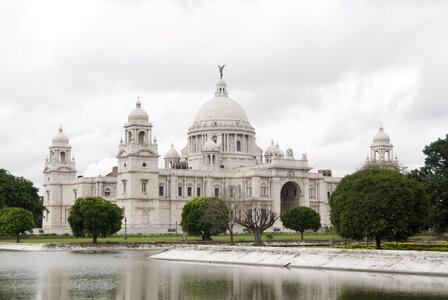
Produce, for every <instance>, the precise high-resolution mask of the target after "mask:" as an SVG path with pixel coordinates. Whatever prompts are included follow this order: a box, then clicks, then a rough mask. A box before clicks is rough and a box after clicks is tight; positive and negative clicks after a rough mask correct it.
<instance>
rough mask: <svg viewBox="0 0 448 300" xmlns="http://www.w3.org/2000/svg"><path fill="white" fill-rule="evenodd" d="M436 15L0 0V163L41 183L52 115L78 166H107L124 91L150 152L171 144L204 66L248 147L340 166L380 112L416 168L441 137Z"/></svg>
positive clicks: (363, 142)
mask: <svg viewBox="0 0 448 300" xmlns="http://www.w3.org/2000/svg"><path fill="white" fill-rule="evenodd" d="M447 16H448V1H389V0H388V1H358V0H357V1H334V0H331V1H297V0H294V1H247V0H244V1H243V0H241V1H229V0H225V1H197V0H195V1H180V0H179V1H79V0H78V1H60V0H57V1H8V0H4V1H3V0H0V141H1V142H0V168H4V169H7V170H9V171H10V172H11V173H12V174H13V175H16V176H24V177H25V178H28V179H30V180H32V181H33V182H34V184H35V185H36V186H38V187H41V185H42V178H43V177H42V170H43V167H44V162H45V158H46V157H47V156H48V146H49V145H50V143H51V139H52V137H53V136H54V135H55V134H56V133H57V129H58V127H59V124H60V123H62V126H63V128H64V133H66V134H67V135H68V137H69V139H70V144H71V145H72V147H73V149H72V153H73V154H74V156H75V158H76V163H77V170H78V175H84V176H97V175H105V174H107V173H108V172H109V171H110V169H111V168H112V166H113V165H115V163H116V159H115V155H116V154H117V149H118V143H119V140H120V137H121V136H122V135H123V127H122V126H123V125H124V123H125V122H126V121H127V115H128V113H129V112H130V111H131V110H132V109H133V108H134V107H135V102H136V100H137V97H140V99H141V101H142V107H143V108H144V109H145V110H146V111H147V112H148V114H149V117H150V121H151V122H152V124H153V125H154V128H153V134H154V135H155V136H157V139H158V143H159V154H160V155H162V157H163V154H164V153H165V152H166V151H167V150H168V148H169V145H170V144H171V143H174V146H175V148H176V149H177V150H180V149H182V148H183V147H184V146H185V145H186V142H187V130H188V127H189V126H191V125H192V123H193V121H194V118H195V115H196V112H197V111H198V110H199V108H200V107H201V105H202V104H203V103H204V102H205V101H206V100H208V99H210V98H211V97H212V96H213V94H214V90H215V84H216V81H217V80H218V78H219V73H218V68H217V65H218V64H225V65H226V68H225V69H224V79H225V80H226V82H227V88H228V91H229V96H230V97H231V98H233V99H235V100H236V101H238V102H239V103H240V104H241V105H242V106H243V107H244V109H245V110H246V113H247V115H248V118H249V121H250V122H251V124H252V125H253V126H254V128H255V130H256V137H257V144H258V145H259V146H260V147H262V148H263V149H266V148H267V147H268V146H269V144H270V141H271V140H272V139H273V140H274V141H278V143H279V145H280V147H281V148H282V149H283V150H284V151H285V150H286V148H289V147H291V148H292V149H293V150H294V154H295V156H296V157H300V156H301V154H302V153H307V156H308V159H309V164H310V166H312V167H313V168H314V171H316V170H317V169H322V168H328V169H332V170H333V174H334V175H335V176H344V175H346V174H349V173H351V172H354V171H355V170H356V169H357V168H359V166H360V165H361V163H363V162H364V161H365V159H366V156H367V155H368V154H369V146H370V144H371V143H372V138H373V136H374V135H375V134H376V133H377V132H378V127H379V124H380V122H382V123H383V126H384V130H385V132H386V133H387V134H389V136H390V137H391V142H392V143H393V145H394V151H395V154H397V155H398V158H399V160H400V162H401V163H403V164H404V165H406V166H408V168H410V169H413V168H416V167H419V166H422V165H423V162H424V156H423V154H422V152H421V151H422V149H423V147H424V146H425V145H426V144H428V143H430V142H432V141H434V140H436V139H437V138H439V137H442V138H443V137H444V136H445V135H446V134H447V133H448V17H447ZM160 161H162V159H160Z"/></svg>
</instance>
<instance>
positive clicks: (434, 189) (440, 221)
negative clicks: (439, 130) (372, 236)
mask: <svg viewBox="0 0 448 300" xmlns="http://www.w3.org/2000/svg"><path fill="white" fill-rule="evenodd" d="M423 153H424V154H425V155H426V158H425V166H424V167H422V168H420V169H415V170H412V171H411V172H410V174H409V175H408V176H409V178H412V179H415V180H418V181H420V182H422V183H423V185H424V186H425V189H426V192H427V193H428V195H429V199H430V203H431V208H430V212H429V226H430V227H431V228H432V229H433V230H434V231H435V232H436V233H437V234H438V235H443V234H444V233H445V232H447V231H448V135H446V137H445V139H443V140H442V139H440V138H439V139H438V140H437V141H435V142H433V143H431V144H429V145H427V146H425V149H423Z"/></svg>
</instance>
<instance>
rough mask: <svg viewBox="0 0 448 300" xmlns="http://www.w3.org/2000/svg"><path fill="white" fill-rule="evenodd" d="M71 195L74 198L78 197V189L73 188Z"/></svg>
mask: <svg viewBox="0 0 448 300" xmlns="http://www.w3.org/2000/svg"><path fill="white" fill-rule="evenodd" d="M73 197H74V198H75V200H76V199H78V191H77V190H73Z"/></svg>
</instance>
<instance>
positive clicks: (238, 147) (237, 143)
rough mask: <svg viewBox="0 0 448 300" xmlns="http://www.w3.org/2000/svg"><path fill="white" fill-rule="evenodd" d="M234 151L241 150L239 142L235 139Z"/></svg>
mask: <svg viewBox="0 0 448 300" xmlns="http://www.w3.org/2000/svg"><path fill="white" fill-rule="evenodd" d="M236 151H241V142H240V141H236Z"/></svg>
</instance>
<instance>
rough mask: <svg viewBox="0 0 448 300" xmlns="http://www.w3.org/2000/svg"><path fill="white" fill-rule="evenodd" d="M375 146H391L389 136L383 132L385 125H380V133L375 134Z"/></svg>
mask: <svg viewBox="0 0 448 300" xmlns="http://www.w3.org/2000/svg"><path fill="white" fill-rule="evenodd" d="M373 144H374V145H385V144H386V145H388V144H390V138H389V136H388V135H387V134H386V133H385V132H384V131H383V125H380V129H379V132H378V133H377V134H375V136H374V137H373Z"/></svg>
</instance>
